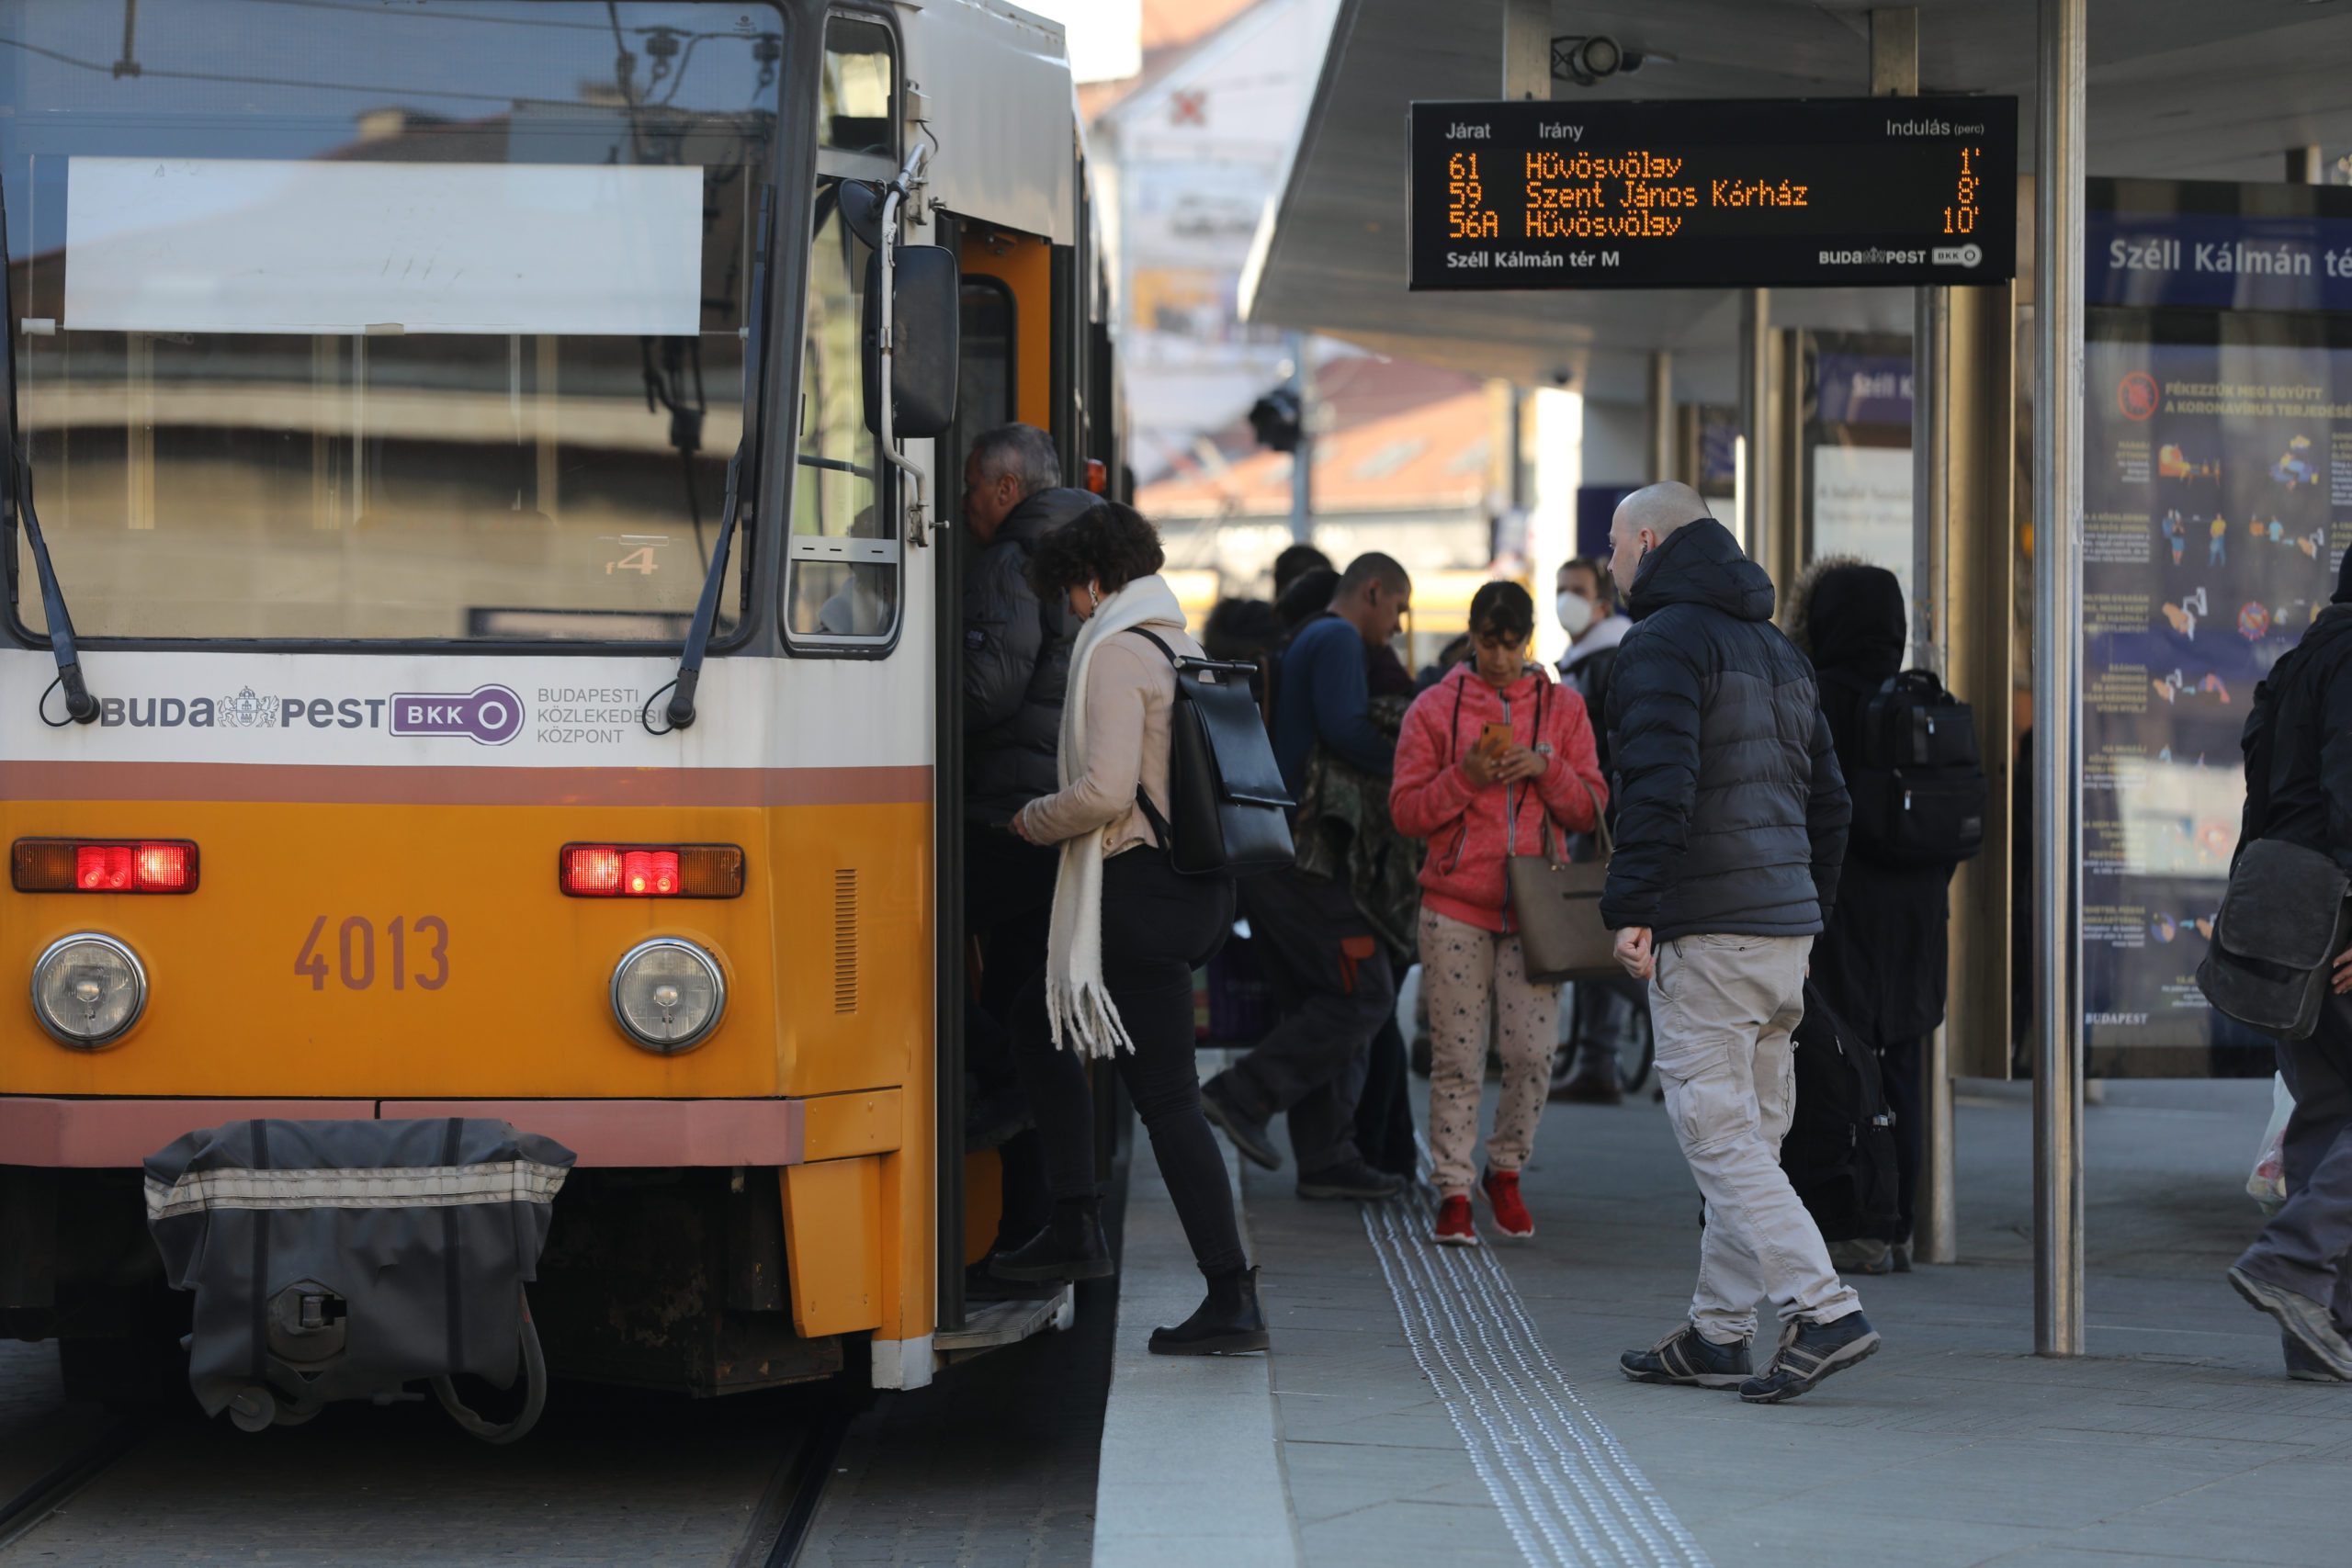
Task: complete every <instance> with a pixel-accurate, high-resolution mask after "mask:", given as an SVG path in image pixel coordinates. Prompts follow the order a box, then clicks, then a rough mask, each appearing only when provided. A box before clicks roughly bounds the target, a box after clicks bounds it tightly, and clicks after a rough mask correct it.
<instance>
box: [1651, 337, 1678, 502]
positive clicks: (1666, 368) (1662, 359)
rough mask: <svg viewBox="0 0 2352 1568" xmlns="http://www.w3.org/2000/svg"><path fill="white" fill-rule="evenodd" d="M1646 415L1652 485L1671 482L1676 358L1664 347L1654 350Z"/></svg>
mask: <svg viewBox="0 0 2352 1568" xmlns="http://www.w3.org/2000/svg"><path fill="white" fill-rule="evenodd" d="M1646 401H1647V405H1648V406H1647V407H1646V408H1645V410H1644V412H1645V413H1646V414H1647V415H1648V418H1649V428H1648V429H1647V430H1646V431H1645V433H1644V434H1645V435H1646V436H1647V437H1648V446H1649V475H1650V483H1652V484H1657V482H1658V481H1659V480H1661V479H1673V478H1674V477H1675V472H1674V434H1675V431H1674V355H1672V354H1670V353H1668V351H1667V350H1665V349H1662V348H1655V349H1652V350H1651V351H1650V375H1649V397H1648V399H1647V400H1646Z"/></svg>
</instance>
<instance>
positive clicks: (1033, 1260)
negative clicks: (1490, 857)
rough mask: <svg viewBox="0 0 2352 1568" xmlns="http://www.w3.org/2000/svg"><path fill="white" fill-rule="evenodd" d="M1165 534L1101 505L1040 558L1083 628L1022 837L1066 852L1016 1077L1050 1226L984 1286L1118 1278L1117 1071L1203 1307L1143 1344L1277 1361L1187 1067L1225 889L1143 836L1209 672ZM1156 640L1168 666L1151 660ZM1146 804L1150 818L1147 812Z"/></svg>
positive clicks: (1045, 594) (1164, 804)
mask: <svg viewBox="0 0 2352 1568" xmlns="http://www.w3.org/2000/svg"><path fill="white" fill-rule="evenodd" d="M1163 559H1165V557H1164V556H1163V555H1162V553H1161V551H1160V547H1159V533H1158V531H1157V530H1155V529H1154V528H1153V527H1152V525H1150V524H1149V523H1148V522H1146V521H1145V520H1144V519H1143V518H1142V517H1141V516H1139V515H1137V514H1136V512H1135V510H1134V509H1133V508H1131V507H1126V506H1120V505H1117V504H1106V505H1103V506H1101V507H1098V508H1096V509H1095V510H1094V511H1092V512H1089V513H1085V514H1084V515H1082V516H1080V517H1078V518H1076V519H1074V520H1072V521H1071V522H1069V523H1066V524H1064V525H1062V526H1061V527H1059V528H1057V529H1056V530H1054V531H1053V532H1052V533H1050V534H1048V535H1046V536H1045V537H1044V538H1043V539H1041V540H1039V541H1038V543H1037V546H1036V548H1035V553H1034V555H1033V556H1032V557H1031V559H1030V566H1029V576H1030V581H1032V582H1033V583H1034V584H1035V586H1036V589H1037V594H1038V597H1039V598H1040V599H1043V600H1045V601H1046V603H1048V604H1050V603H1052V602H1053V601H1054V600H1056V599H1057V598H1066V599H1067V600H1068V601H1069V607H1070V613H1071V614H1072V615H1076V616H1077V617H1078V618H1079V619H1080V620H1081V621H1083V622H1084V623H1085V627H1084V629H1083V630H1082V631H1080V633H1079V637H1078V646H1077V648H1076V649H1074V650H1073V651H1072V653H1071V655H1070V671H1069V697H1068V698H1067V699H1066V700H1065V701H1064V703H1063V705H1062V732H1061V747H1060V754H1059V765H1060V769H1061V784H1062V787H1061V789H1060V790H1059V791H1058V792H1057V793H1056V794H1053V795H1046V796H1044V797H1043V798H1041V799H1037V800H1033V801H1031V802H1030V803H1029V804H1028V805H1027V806H1025V807H1022V809H1021V811H1020V814H1019V815H1017V816H1016V817H1014V818H1013V819H1012V830H1013V831H1014V832H1015V833H1018V834H1019V835H1020V836H1021V837H1022V838H1023V839H1026V840H1029V841H1030V842H1031V843H1036V844H1059V845H1060V846H1061V852H1062V863H1061V875H1060V879H1059V881H1058V882H1057V884H1056V885H1055V888H1054V915H1053V933H1052V937H1051V939H1050V942H1049V945H1048V951H1047V957H1046V970H1045V973H1044V975H1043V976H1040V977H1039V978H1038V979H1037V980H1035V981H1033V982H1032V983H1031V984H1030V986H1029V987H1028V988H1027V989H1026V990H1024V991H1023V993H1022V995H1021V998H1020V999H1019V1000H1018V1001H1016V1002H1015V1003H1014V1004H1013V1009H1012V1032H1013V1061H1014V1065H1015V1067H1016V1068H1017V1070H1018V1071H1019V1074H1020V1077H1021V1087H1022V1089H1023V1092H1024V1093H1025V1094H1026V1095H1027V1096H1028V1100H1029V1105H1030V1109H1031V1111H1032V1112H1033V1113H1034V1114H1035V1117H1036V1119H1037V1134H1038V1137H1039V1139H1040V1140H1041V1141H1042V1143H1043V1144H1044V1145H1045V1148H1044V1153H1045V1158H1046V1179H1047V1182H1048V1185H1049V1187H1050V1189H1051V1190H1052V1192H1053V1195H1054V1217H1053V1219H1052V1221H1051V1222H1050V1223H1048V1224H1046V1227H1045V1228H1044V1229H1042V1230H1040V1231H1039V1232H1038V1233H1037V1234H1036V1235H1035V1236H1034V1237H1032V1238H1031V1239H1030V1241H1029V1242H1028V1243H1027V1244H1026V1245H1025V1246H1023V1247H1018V1248H1015V1249H1014V1250H1012V1251H1011V1252H1001V1253H998V1254H997V1255H996V1257H995V1258H993V1259H991V1260H990V1263H989V1268H990V1269H991V1271H993V1272H994V1273H996V1274H997V1275H999V1276H1000V1277H1001V1278H1004V1279H1008V1280H1033V1281H1034V1280H1095V1279H1102V1278H1104V1277H1107V1276H1108V1275H1109V1274H1111V1273H1112V1271H1113V1268H1112V1263H1111V1255H1110V1248H1109V1247H1108V1246H1107V1245H1106V1244H1105V1243H1104V1240H1103V1221H1102V1215H1101V1212H1100V1208H1099V1196H1100V1195H1099V1193H1098V1192H1097V1190H1096V1188H1095V1185H1094V1106H1093V1097H1092V1095H1091V1092H1090V1090H1089V1089H1088V1085H1087V1079H1086V1071H1085V1062H1086V1061H1087V1060H1088V1059H1090V1058H1091V1059H1102V1058H1108V1059H1109V1060H1110V1061H1111V1062H1112V1063H1113V1064H1114V1065H1115V1066H1116V1067H1117V1069H1118V1073H1119V1076H1120V1077H1122V1078H1123V1079H1125V1082H1126V1086H1127V1093H1128V1095H1129V1097H1130V1098H1132V1099H1133V1100H1134V1101H1135V1105H1136V1114H1137V1115H1138V1116H1140V1117H1141V1118H1142V1120H1143V1124H1144V1129H1145V1131H1146V1132H1147V1133H1148V1134H1150V1136H1151V1149H1152V1154H1153V1155H1154V1156H1156V1157H1157V1158H1158V1160H1159V1170H1160V1174H1161V1176H1162V1177H1163V1178H1165V1179H1166V1180H1167V1183H1168V1193H1169V1196H1170V1199H1172V1200H1173V1201H1174V1202H1175V1205H1176V1215H1177V1218H1178V1219H1179V1220H1180V1221H1182V1224H1183V1226H1184V1236H1185V1239H1186V1240H1188V1241H1190V1242H1191V1243H1192V1246H1193V1260H1194V1261H1195V1262H1196V1263H1197V1264H1198V1265H1199V1266H1200V1269H1201V1272H1202V1274H1204V1276H1206V1278H1207V1280H1208V1297H1207V1300H1205V1301H1204V1302H1203V1303H1201V1307H1200V1310H1199V1311H1197V1312H1195V1313H1193V1315H1192V1316H1191V1317H1190V1318H1187V1319H1186V1320H1185V1321H1184V1322H1183V1323H1182V1324H1181V1325H1177V1326H1176V1327H1174V1328H1156V1329H1154V1330H1152V1335H1151V1349H1152V1351H1153V1352H1154V1353H1156V1354H1159V1355H1171V1356H1186V1355H1191V1356H1199V1355H1218V1354H1225V1353H1229V1352H1233V1351H1239V1350H1262V1349H1264V1348H1266V1320H1265V1316H1264V1314H1262V1313H1261V1312H1260V1310H1259V1307H1258V1280H1257V1274H1258V1271H1257V1270H1256V1269H1252V1268H1250V1266H1249V1259H1248V1258H1247V1257H1246V1256H1245V1255H1244V1253H1243V1252H1242V1249H1241V1232H1240V1227H1239V1226H1238V1224H1236V1223H1235V1219H1234V1213H1233V1193H1232V1190H1231V1189H1230V1188H1229V1187H1228V1186H1227V1183H1226V1174H1225V1159H1224V1156H1223V1154H1222V1152H1221V1151H1220V1150H1219V1149H1218V1147H1217V1142H1216V1134H1213V1133H1212V1132H1210V1130H1209V1123H1208V1119H1207V1118H1206V1117H1205V1116H1204V1115H1203V1114H1202V1113H1201V1089H1200V1079H1199V1076H1198V1073H1197V1071H1196V1069H1195V1067H1194V1066H1193V970H1194V969H1196V968H1198V967H1199V966H1200V965H1202V964H1205V963H1207V962H1208V960H1209V958H1210V957H1211V955H1213V954H1214V953H1216V950H1217V949H1218V947H1220V946H1222V945H1223V943H1224V942H1225V936H1226V933H1227V931H1230V930H1231V929H1232V927H1233V882H1232V879H1231V878H1229V877H1225V876H1182V875H1179V874H1177V872H1176V870H1175V868H1174V867H1173V866H1172V865H1170V863H1169V857H1168V852H1167V846H1166V845H1165V844H1163V843H1162V842H1161V841H1160V838H1159V833H1158V832H1157V831H1156V830H1155V829H1154V828H1153V826H1152V818H1153V816H1154V815H1155V814H1157V816H1158V817H1159V819H1160V820H1161V821H1165V820H1167V818H1168V804H1169V803H1168V751H1169V734H1170V726H1169V719H1170V713H1171V712H1172V710H1173V707H1174V705H1175V700H1176V671H1175V667H1174V666H1173V665H1172V664H1171V663H1170V652H1172V653H1174V654H1178V655H1184V656H1189V657H1191V658H1194V659H1197V658H1200V657H1201V648H1200V645H1199V644H1198V643H1196V642H1194V641H1193V639H1192V637H1189V636H1187V635H1186V634H1185V631H1184V612H1183V609H1182V606H1181V605H1179V604H1177V603H1176V595H1175V594H1174V593H1173V592H1170V589H1169V587H1168V584H1167V582H1166V581H1164V580H1162V579H1161V578H1160V576H1159V568H1160V563H1161V562H1162V560H1163ZM1154 637H1156V638H1158V639H1159V642H1160V643H1161V644H1164V645H1165V646H1166V648H1167V649H1168V650H1169V652H1163V651H1162V650H1161V649H1159V648H1157V647H1154V646H1153V643H1152V640H1151V639H1152V638H1154ZM1144 797H1148V806H1147V802H1146V799H1145V798H1144Z"/></svg>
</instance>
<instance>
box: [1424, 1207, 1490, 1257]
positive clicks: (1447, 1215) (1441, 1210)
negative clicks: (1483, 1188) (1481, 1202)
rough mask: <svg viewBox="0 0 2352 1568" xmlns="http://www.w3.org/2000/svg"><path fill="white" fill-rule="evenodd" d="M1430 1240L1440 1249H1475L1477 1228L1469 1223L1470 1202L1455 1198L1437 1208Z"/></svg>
mask: <svg viewBox="0 0 2352 1568" xmlns="http://www.w3.org/2000/svg"><path fill="white" fill-rule="evenodd" d="M1430 1240H1431V1241H1434V1242H1436V1243H1437V1244H1438V1245H1439V1246H1441V1247H1476V1246H1477V1245H1478V1227H1477V1226H1476V1225H1475V1224H1471V1223H1470V1200H1469V1199H1468V1198H1467V1197H1463V1196H1456V1197H1453V1198H1448V1199H1447V1200H1446V1201H1444V1202H1442V1203H1440V1204H1439V1205H1438V1206H1437V1229H1436V1230H1435V1231H1434V1232H1432V1233H1430Z"/></svg>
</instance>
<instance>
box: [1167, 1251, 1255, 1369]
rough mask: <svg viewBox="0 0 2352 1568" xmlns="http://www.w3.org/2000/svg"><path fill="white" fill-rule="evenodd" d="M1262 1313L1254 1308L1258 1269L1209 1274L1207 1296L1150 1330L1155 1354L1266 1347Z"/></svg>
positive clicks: (1228, 1352)
mask: <svg viewBox="0 0 2352 1568" xmlns="http://www.w3.org/2000/svg"><path fill="white" fill-rule="evenodd" d="M1266 1344H1267V1339H1266V1314H1264V1313H1262V1312H1261V1311H1259V1310H1258V1270H1257V1269H1235V1270H1234V1271H1233V1272H1232V1273H1230V1274H1212V1275H1210V1276H1209V1294H1208V1299H1207V1300H1206V1301H1204V1302H1203V1303H1201V1305H1200V1310H1198V1311H1197V1312H1195V1313H1193V1315H1192V1316H1190V1317H1188V1318H1186V1319H1185V1320H1184V1321H1183V1322H1182V1323H1180V1324H1178V1325H1176V1326H1175V1327H1173V1328H1155V1329H1153V1330H1152V1331H1151V1353H1152V1354H1153V1355H1155V1356H1229V1355H1232V1354H1234V1353H1236V1352H1238V1351H1242V1350H1262V1349H1264V1348H1266Z"/></svg>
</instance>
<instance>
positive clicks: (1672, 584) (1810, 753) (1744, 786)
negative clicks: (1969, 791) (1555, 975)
mask: <svg viewBox="0 0 2352 1568" xmlns="http://www.w3.org/2000/svg"><path fill="white" fill-rule="evenodd" d="M1628 610H1629V613H1630V614H1631V615H1632V616H1633V618H1634V629H1633V630H1632V631H1630V632H1627V633H1626V634H1625V640H1624V641H1623V643H1622V644H1620V645H1619V648H1618V653H1617V668H1616V670H1615V671H1614V672H1613V676H1612V679H1611V684H1610V690H1609V715H1608V720H1609V732H1610V746H1611V760H1612V762H1613V765H1614V770H1615V773H1616V781H1615V787H1614V788H1613V789H1612V790H1611V796H1612V798H1613V799H1614V801H1615V803H1616V805H1617V851H1616V853H1615V855H1614V856H1613V857H1612V858H1611V861H1610V863H1609V885H1608V887H1607V889H1606V890H1605V891H1604V892H1603V893H1602V894H1601V898H1600V915H1601V919H1603V920H1605V921H1606V922H1607V923H1608V925H1609V927H1610V929H1611V930H1612V931H1613V930H1622V929H1623V928H1624V927H1627V926H1647V927H1649V928H1650V930H1651V935H1652V937H1653V938H1654V939H1655V940H1656V941H1658V942H1671V941H1673V940H1675V939H1676V938H1678V937H1685V936H1698V935H1724V936H1809V935H1811V934H1812V933H1814V932H1815V931H1820V930H1821V924H1822V918H1823V916H1824V915H1825V914H1826V912H1827V911H1828V910H1829V909H1830V908H1832V906H1834V905H1835V904H1836V902H1837V898H1838V863H1839V862H1840V861H1842V860H1844V859H1845V856H1846V828H1847V824H1848V822H1849V819H1850V818H1852V816H1853V807H1852V803H1851V802H1850V801H1849V799H1848V798H1847V795H1846V782H1845V779H1844V777H1843V776H1842V775H1841V774H1840V773H1838V759H1837V756H1836V754H1835V753H1834V751H1833V750H1832V749H1831V746H1830V739H1829V729H1828V727H1827V725H1826V724H1825V723H1824V722H1823V720H1822V716H1821V704H1820V702H1819V700H1818V698H1817V695H1816V694H1815V683H1814V673H1813V666H1812V665H1810V664H1808V663H1806V662H1805V660H1804V655H1803V654H1800V653H1799V652H1798V651H1797V650H1796V649H1795V648H1794V647H1793V646H1792V645H1791V644H1790V642H1789V639H1788V638H1787V637H1783V636H1781V632H1780V630H1779V628H1778V627H1776V626H1773V625H1772V580H1771V578H1770V577H1769V576H1767V575H1766V574H1765V571H1764V569H1763V568H1762V567H1760V566H1758V565H1757V564H1756V563H1755V562H1754V561H1752V560H1749V559H1748V558H1747V555H1746V554H1744V553H1743V552H1742V551H1741V549H1740V547H1739V542H1738V541H1737V540H1736V539H1734V538H1733V537H1732V536H1731V535H1730V533H1729V532H1727V531H1726V530H1725V529H1724V525H1722V524H1720V523H1718V522H1716V521H1715V520H1714V519H1713V518H1712V517H1706V518H1701V519H1700V520H1698V521H1697V522H1694V523H1687V524H1685V525H1682V526H1681V527H1679V528H1678V529H1676V530H1675V531H1674V532H1673V533H1671V534H1669V535H1668V536H1666V540H1665V542H1664V543H1662V544H1660V545H1659V546H1658V547H1657V548H1656V549H1654V550H1652V551H1650V552H1649V554H1648V556H1647V557H1646V558H1645V559H1644V560H1643V562H1642V564H1641V567H1640V569H1639V570H1637V571H1636V572H1635V574H1634V591H1633V593H1632V595H1631V604H1629V605H1628Z"/></svg>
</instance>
